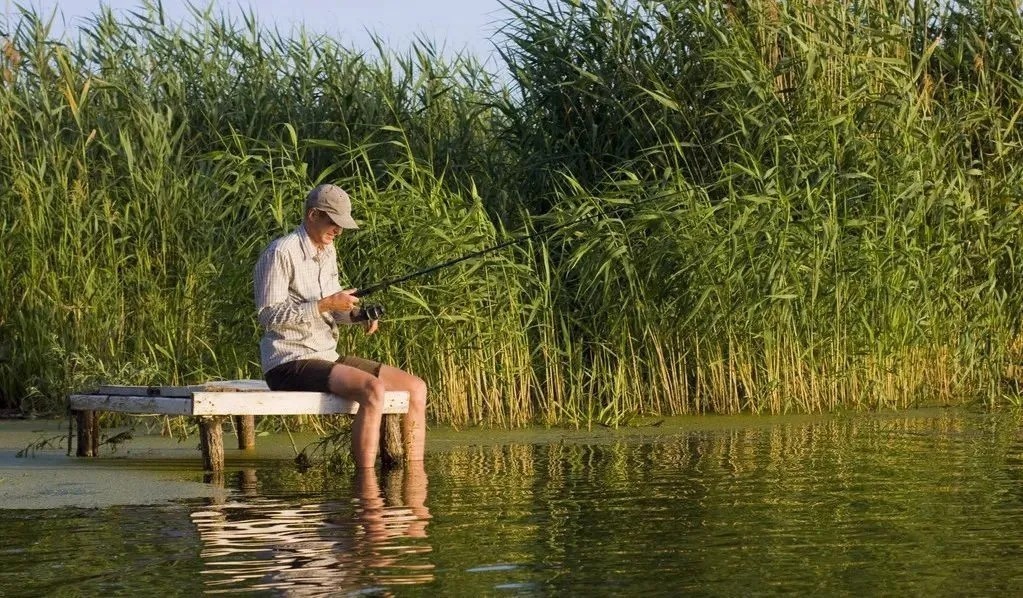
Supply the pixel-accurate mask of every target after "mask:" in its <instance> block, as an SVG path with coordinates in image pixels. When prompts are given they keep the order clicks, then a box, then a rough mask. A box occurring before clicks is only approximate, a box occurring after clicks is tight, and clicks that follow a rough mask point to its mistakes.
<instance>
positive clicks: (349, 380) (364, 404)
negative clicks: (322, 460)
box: [328, 363, 422, 481]
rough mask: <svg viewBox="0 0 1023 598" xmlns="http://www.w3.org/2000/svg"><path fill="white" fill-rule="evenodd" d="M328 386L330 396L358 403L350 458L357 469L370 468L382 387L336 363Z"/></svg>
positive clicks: (377, 381)
mask: <svg viewBox="0 0 1023 598" xmlns="http://www.w3.org/2000/svg"><path fill="white" fill-rule="evenodd" d="M328 384H329V386H330V392H332V393H334V394H336V395H340V396H343V397H351V398H352V399H354V400H355V401H357V402H358V403H359V412H358V413H357V414H356V415H355V421H354V422H352V456H353V457H354V458H355V466H356V467H359V468H365V467H373V466H374V465H375V464H376V460H377V449H378V448H379V446H380V418H381V417H382V414H383V405H384V390H385V386H384V383H383V382H382V381H381V380H380V379H379V378H377V377H375V376H373V375H372V374H369V373H366V372H364V371H362V370H360V369H358V368H353V367H351V366H347V365H344V364H340V363H339V364H336V365H334V367H333V368H332V369H331V370H330V379H329V382H328ZM420 458H422V457H420ZM374 481H375V476H374Z"/></svg>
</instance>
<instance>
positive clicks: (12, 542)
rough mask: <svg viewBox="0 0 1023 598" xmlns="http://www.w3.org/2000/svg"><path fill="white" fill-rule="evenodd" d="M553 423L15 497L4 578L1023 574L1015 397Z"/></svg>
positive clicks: (937, 580) (884, 584) (864, 580)
mask: <svg viewBox="0 0 1023 598" xmlns="http://www.w3.org/2000/svg"><path fill="white" fill-rule="evenodd" d="M687 421H692V420H687ZM704 421H706V420H704ZM718 421H726V420H718ZM729 421H737V420H729ZM552 435H553V436H557V433H555V432H552V433H550V434H546V435H544V434H540V435H539V436H538V437H537V438H535V439H533V440H529V439H527V438H523V439H521V440H517V441H514V442H507V443H503V444H495V443H488V442H481V443H479V444H478V445H475V446H466V445H465V444H464V443H463V444H458V443H457V441H456V442H455V443H454V445H453V446H451V447H448V448H445V449H444V450H441V451H436V452H434V453H432V454H431V455H430V457H429V459H428V460H427V462H426V466H425V470H424V471H417V470H410V471H405V472H401V473H396V474H389V475H380V476H371V477H368V478H354V477H352V476H342V477H331V476H327V475H325V474H324V473H323V472H309V473H305V474H301V473H299V472H297V471H295V470H294V469H293V468H292V467H291V466H290V464H288V463H287V462H286V461H280V460H276V461H263V462H256V463H253V464H252V465H253V467H245V468H244V469H243V470H241V471H234V472H231V473H230V474H229V477H228V481H227V487H228V489H229V490H230V492H227V493H225V494H223V495H220V496H219V497H207V498H202V499H191V500H183V501H182V500H178V501H174V502H170V503H167V504H162V505H158V506H117V507H108V508H96V509H80V508H62V509H50V510H6V511H4V510H0V538H2V540H0V595H4V596H18V595H26V596H29V595H32V596H36V595H52V594H65V595H67V594H80V595H104V594H106V595H135V594H145V595H160V594H167V595H197V594H201V593H210V594H220V593H225V594H230V593H246V594H255V595H270V596H275V595H281V596H284V595H286V596H319V595H332V596H334V595H337V596H346V595H453V596H478V595H488V596H490V595H496V596H503V595H553V596H561V595H633V596H640V595H641V596H648V595H680V594H685V595H708V596H734V595H744V596H745V595H754V596H756V595H774V594H792V593H794V594H800V595H809V594H814V595H817V594H823V595H916V596H919V595H937V596H942V595H977V596H990V595H1003V594H1007V595H1019V594H1020V593H1021V592H1023V483H1021V482H1023V432H1021V427H1020V420H1019V418H1018V417H1016V416H1013V415H1009V414H1001V415H989V414H976V413H966V412H962V411H939V410H931V411H919V412H910V413H901V414H888V415H856V416H848V417H832V418H818V419H809V420H808V419H805V418H804V419H798V420H797V419H793V418H775V419H771V420H757V419H750V418H747V419H744V420H741V423H739V424H734V425H733V424H729V425H721V426H716V429H711V428H710V427H709V426H706V425H704V426H700V427H697V426H694V425H689V424H684V425H682V426H681V427H679V426H676V425H674V423H672V422H669V423H667V424H665V425H662V426H661V427H657V428H643V429H639V430H631V431H619V432H614V431H601V432H598V433H594V434H590V435H574V436H573V435H569V436H571V438H570V439H569V440H567V441H563V442H558V441H554V442H551V441H550V438H551V437H552ZM456 438H457V437H456ZM115 466H116V465H115ZM427 478H428V479H427Z"/></svg>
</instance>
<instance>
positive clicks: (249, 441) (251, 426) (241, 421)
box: [234, 415, 256, 450]
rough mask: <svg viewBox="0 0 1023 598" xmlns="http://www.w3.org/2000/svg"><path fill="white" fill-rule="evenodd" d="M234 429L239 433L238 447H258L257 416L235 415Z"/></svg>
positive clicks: (245, 448) (243, 448)
mask: <svg viewBox="0 0 1023 598" xmlns="http://www.w3.org/2000/svg"><path fill="white" fill-rule="evenodd" d="M234 431H235V433H236V434H237V435H238V448H239V449H241V450H247V449H251V448H256V416H255V415H236V416H234Z"/></svg>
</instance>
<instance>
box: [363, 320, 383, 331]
mask: <svg viewBox="0 0 1023 598" xmlns="http://www.w3.org/2000/svg"><path fill="white" fill-rule="evenodd" d="M379 326H380V320H367V321H365V322H363V323H362V329H363V330H365V331H366V334H373V333H374V332H376V331H377V328H378V327H379Z"/></svg>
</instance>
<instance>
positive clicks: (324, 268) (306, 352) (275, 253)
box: [253, 226, 351, 373]
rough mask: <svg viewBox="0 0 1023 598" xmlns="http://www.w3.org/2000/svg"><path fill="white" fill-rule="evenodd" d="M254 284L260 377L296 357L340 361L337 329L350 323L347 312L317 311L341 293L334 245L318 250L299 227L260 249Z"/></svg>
mask: <svg viewBox="0 0 1023 598" xmlns="http://www.w3.org/2000/svg"><path fill="white" fill-rule="evenodd" d="M253 282H254V287H255V291H256V311H257V314H258V317H259V323H260V325H262V326H263V330H264V333H263V338H262V340H261V341H260V343H259V353H260V361H261V362H262V366H263V373H266V372H268V371H270V370H272V369H273V368H275V367H277V366H279V365H281V364H282V363H287V362H289V361H295V360H296V359H326V360H328V361H335V360H337V359H338V357H339V355H338V352H337V339H338V328H337V325H338V324H341V323H346V324H347V323H350V322H351V320H350V318H349V312H323V313H320V310H319V308H318V307H317V305H316V304H317V302H318V301H319V300H320V299H322V298H324V297H326V296H327V295H332V294H334V293H336V292H338V291H340V290H342V288H341V284H340V281H339V280H338V269H337V251H335V250H334V246H333V245H329V246H327V247H325V248H323V249H321V250H319V251H317V249H316V247H315V246H314V245H313V242H312V240H310V239H309V236H308V235H307V234H306V230H305V227H304V226H299V227H298V228H296V229H295V230H294V232H292V233H290V234H288V235H285V236H283V237H281V238H279V239H276V240H275V241H273V242H272V243H270V245H269V246H268V247H267V248H266V250H265V251H263V254H262V255H261V256H260V257H259V261H258V262H257V263H256V269H255V271H254V273H253Z"/></svg>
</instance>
